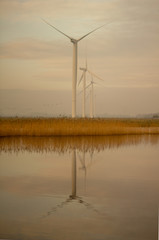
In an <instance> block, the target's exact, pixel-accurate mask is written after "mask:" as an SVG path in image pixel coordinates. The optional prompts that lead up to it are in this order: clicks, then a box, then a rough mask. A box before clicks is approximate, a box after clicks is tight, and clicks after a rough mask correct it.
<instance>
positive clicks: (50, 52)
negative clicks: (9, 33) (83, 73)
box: [0, 38, 70, 59]
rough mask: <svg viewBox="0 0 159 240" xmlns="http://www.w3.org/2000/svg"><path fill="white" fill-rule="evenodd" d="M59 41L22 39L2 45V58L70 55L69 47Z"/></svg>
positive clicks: (37, 57) (0, 55) (42, 57)
mask: <svg viewBox="0 0 159 240" xmlns="http://www.w3.org/2000/svg"><path fill="white" fill-rule="evenodd" d="M61 45H62V44H61V42H59V41H58V42H57V41H54V42H52V41H41V40H38V39H29V38H28V39H20V40H17V41H13V42H8V43H3V44H1V45H0V58H15V59H46V58H47V59H49V58H53V56H54V55H56V58H57V57H65V56H70V51H69V47H68V46H67V45H65V44H63V45H62V47H63V51H61Z"/></svg>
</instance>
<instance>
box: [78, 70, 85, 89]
mask: <svg viewBox="0 0 159 240" xmlns="http://www.w3.org/2000/svg"><path fill="white" fill-rule="evenodd" d="M83 76H84V72H83V73H82V76H81V78H80V80H79V82H78V86H79V85H80V83H81V81H82V79H83Z"/></svg>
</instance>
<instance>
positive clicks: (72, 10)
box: [0, 0, 159, 115]
mask: <svg viewBox="0 0 159 240" xmlns="http://www.w3.org/2000/svg"><path fill="white" fill-rule="evenodd" d="M158 12H159V3H158V0H140V1H139V0H129V1H128V0H112V1H110V0H91V1H90V0H85V1H84V0H81V1H75V0H74V1H73V0H68V1H66V0H65V1H64V0H45V1H42V0H32V1H31V0H0V30H1V39H0V89H1V91H0V92H1V99H0V100H1V102H0V114H11V115H21V114H28V115H29V114H32V113H37V114H39V113H41V114H45V113H47V114H49V115H52V114H53V115H56V114H57V115H59V114H62V115H63V114H66V115H70V113H71V88H72V44H71V43H70V42H69V40H68V39H67V38H65V37H64V36H62V35H61V34H60V33H58V32H56V31H55V30H54V29H52V28H51V27H49V26H48V25H46V24H45V23H44V22H43V21H42V20H41V18H44V19H46V20H47V21H49V22H50V23H51V24H53V25H55V26H56V27H58V28H59V29H61V30H62V31H64V32H65V33H66V34H68V35H71V36H72V37H75V38H76V37H77V38H79V37H81V36H82V35H84V34H86V33H87V32H89V31H91V30H92V29H94V28H96V27H98V26H100V25H102V24H104V23H107V22H110V24H109V25H107V26H104V27H103V28H101V29H99V30H98V31H96V32H95V33H93V34H92V35H90V36H88V37H87V38H85V39H83V40H82V41H81V42H80V43H79V48H78V67H82V66H84V64H85V55H86V46H87V56H88V67H89V69H90V70H92V71H94V72H95V73H96V74H98V75H99V76H100V77H102V78H103V79H104V80H105V81H104V83H102V86H100V85H99V86H97V87H96V89H95V95H96V96H95V99H96V114H103V113H108V114H132V115H134V114H139V113H151V112H159V108H158V105H159V78H158V76H159V45H158V42H159V25H158V22H159V15H158ZM80 75H81V72H80V71H78V79H79V78H80ZM88 82H89V78H88ZM4 89H5V91H4ZM6 90H7V91H6ZM13 90H14V91H13ZM17 90H18V91H17ZM24 90H25V93H26V92H27V93H26V94H24ZM77 90H78V92H79V91H80V90H81V87H78V88H77ZM30 91H31V92H30ZM48 91H49V93H48ZM33 92H34V94H33ZM42 92H43V94H42ZM51 93H52V94H51ZM41 94H42V95H41ZM48 95H49V96H50V97H48ZM33 96H35V98H36V99H35V98H34V97H33ZM41 96H42V97H41ZM59 97H60V99H59ZM28 98H29V99H28ZM36 101H37V104H35V102H36ZM77 101H78V103H77V106H78V114H80V113H81V96H78V97H77ZM48 105H51V106H52V107H47V106H48ZM87 105H89V98H88V100H87ZM88 108H89V107H88V106H87V112H88ZM29 109H30V110H29Z"/></svg>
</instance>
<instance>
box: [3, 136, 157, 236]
mask: <svg viewBox="0 0 159 240" xmlns="http://www.w3.org/2000/svg"><path fill="white" fill-rule="evenodd" d="M0 152H1V155H0V239H15V240H20V239H22V240H23V239H24V240H32V239H34V240H37V239H38V240H157V238H158V237H157V236H158V203H159V174H158V172H159V136H129V137H127V136H125V137H124V136H121V137H89V138H88V137H87V138H86V137H85V138H82V137H80V138H1V139H0Z"/></svg>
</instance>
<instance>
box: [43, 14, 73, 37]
mask: <svg viewBox="0 0 159 240" xmlns="http://www.w3.org/2000/svg"><path fill="white" fill-rule="evenodd" d="M42 20H43V22H45V23H46V24H48V25H49V26H51V27H52V28H54V29H55V30H56V31H58V32H60V33H61V34H63V35H64V36H65V37H67V38H69V39H70V40H71V39H72V38H71V37H70V36H68V35H67V34H65V33H64V32H62V31H60V30H59V29H57V28H56V27H54V26H53V25H51V24H50V23H48V22H47V21H46V20H45V19H43V18H42Z"/></svg>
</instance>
